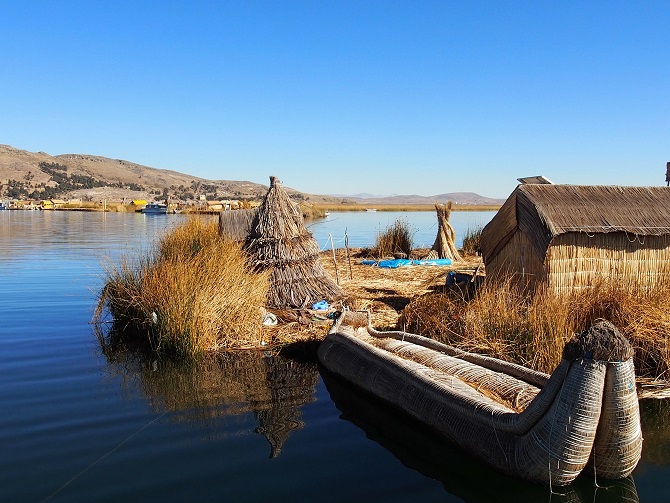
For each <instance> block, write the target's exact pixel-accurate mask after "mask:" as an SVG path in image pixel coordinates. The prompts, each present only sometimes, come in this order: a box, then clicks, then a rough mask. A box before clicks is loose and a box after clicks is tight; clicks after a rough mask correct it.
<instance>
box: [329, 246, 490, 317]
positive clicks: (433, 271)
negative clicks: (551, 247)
mask: <svg viewBox="0 0 670 503" xmlns="http://www.w3.org/2000/svg"><path fill="white" fill-rule="evenodd" d="M428 251H429V250H428V249H425V250H413V251H412V255H413V256H414V255H415V256H416V257H417V258H422V257H423V256H425V255H427V254H428ZM349 256H350V257H351V260H347V252H346V250H345V249H338V250H336V251H335V260H333V252H332V251H324V252H322V254H321V262H322V264H323V266H324V267H325V268H326V270H327V271H328V272H329V273H330V274H331V276H332V277H333V278H335V277H336V273H335V265H336V264H337V275H338V276H339V283H340V286H341V287H342V288H343V289H344V291H345V292H346V293H347V294H348V295H349V296H350V298H349V303H350V307H351V308H353V309H364V310H369V311H370V314H371V318H372V324H373V325H374V326H375V327H376V328H378V329H394V328H395V327H396V323H397V322H398V319H399V318H400V313H401V312H402V310H403V309H404V308H405V306H406V305H407V304H409V302H410V301H411V300H412V299H414V298H416V297H418V296H421V295H424V294H426V293H430V292H435V291H441V290H442V288H443V287H444V285H445V281H446V277H447V274H448V273H449V271H468V270H469V271H474V270H475V269H476V268H477V266H478V265H480V264H481V257H476V256H475V257H466V258H465V259H464V260H463V261H462V262H458V263H456V264H454V265H451V266H407V267H399V268H397V269H385V268H381V267H376V266H370V265H363V264H362V263H361V261H362V260H363V259H364V258H372V257H368V250H367V249H350V250H349ZM349 264H351V270H350V269H349ZM480 272H483V266H482V268H480ZM350 273H351V275H350Z"/></svg>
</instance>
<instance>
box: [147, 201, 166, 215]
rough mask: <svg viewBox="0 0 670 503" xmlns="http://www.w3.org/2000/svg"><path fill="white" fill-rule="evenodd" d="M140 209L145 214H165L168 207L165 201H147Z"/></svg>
mask: <svg viewBox="0 0 670 503" xmlns="http://www.w3.org/2000/svg"><path fill="white" fill-rule="evenodd" d="M141 211H142V213H144V214H146V215H165V214H167V211H168V207H167V204H165V203H157V202H152V203H147V205H146V206H145V207H144V208H142V210H141Z"/></svg>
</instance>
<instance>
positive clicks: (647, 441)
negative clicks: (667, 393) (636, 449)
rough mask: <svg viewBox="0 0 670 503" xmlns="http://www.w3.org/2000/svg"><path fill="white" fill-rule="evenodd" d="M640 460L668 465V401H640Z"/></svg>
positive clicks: (669, 447) (669, 400)
mask: <svg viewBox="0 0 670 503" xmlns="http://www.w3.org/2000/svg"><path fill="white" fill-rule="evenodd" d="M640 415H641V420H642V434H643V436H644V443H643V444H642V459H643V461H644V462H645V463H649V464H652V465H657V466H669V465H670V426H669V425H670V399H663V400H656V399H653V398H649V399H646V400H641V401H640Z"/></svg>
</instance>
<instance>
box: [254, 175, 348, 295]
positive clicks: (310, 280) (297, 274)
mask: <svg viewBox="0 0 670 503" xmlns="http://www.w3.org/2000/svg"><path fill="white" fill-rule="evenodd" d="M244 248H245V249H246V250H247V252H248V253H249V254H250V255H251V257H252V263H253V265H254V266H255V267H256V268H258V269H261V270H267V269H270V270H271V271H272V272H271V276H270V289H269V291H268V305H269V306H270V307H274V308H283V307H304V306H307V305H309V304H310V303H314V302H318V301H320V300H327V301H329V302H332V301H335V300H337V299H340V298H342V297H343V296H344V292H343V291H342V290H341V289H340V287H339V286H338V285H337V284H335V282H334V281H333V280H332V279H331V278H330V276H329V275H328V273H327V272H326V270H325V269H324V268H323V266H322V265H321V263H320V262H319V251H320V250H319V245H318V244H317V242H316V241H315V240H314V238H313V237H312V234H311V233H310V232H309V231H308V230H307V229H306V228H305V225H304V222H303V217H302V213H301V211H300V209H299V208H298V206H297V205H296V204H294V203H293V201H291V199H290V197H289V195H288V194H287V193H286V191H285V190H284V189H283V187H282V185H281V182H280V181H279V180H278V179H277V178H275V177H270V189H269V190H268V193H267V195H266V196H265V199H264V201H263V203H262V204H261V206H260V208H259V209H258V212H257V213H256V216H255V217H254V220H253V222H252V224H251V229H250V232H249V234H248V236H247V238H246V241H245V244H244Z"/></svg>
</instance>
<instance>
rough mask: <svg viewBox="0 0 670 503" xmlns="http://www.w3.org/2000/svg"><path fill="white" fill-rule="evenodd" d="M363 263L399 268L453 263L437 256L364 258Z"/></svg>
mask: <svg viewBox="0 0 670 503" xmlns="http://www.w3.org/2000/svg"><path fill="white" fill-rule="evenodd" d="M361 264H363V265H375V266H377V267H384V268H386V269H397V268H398V267H405V266H408V265H432V266H436V265H437V266H444V265H451V260H449V259H448V258H436V259H426V260H410V259H406V258H396V259H390V260H363V261H362V262H361Z"/></svg>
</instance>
